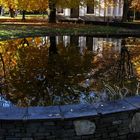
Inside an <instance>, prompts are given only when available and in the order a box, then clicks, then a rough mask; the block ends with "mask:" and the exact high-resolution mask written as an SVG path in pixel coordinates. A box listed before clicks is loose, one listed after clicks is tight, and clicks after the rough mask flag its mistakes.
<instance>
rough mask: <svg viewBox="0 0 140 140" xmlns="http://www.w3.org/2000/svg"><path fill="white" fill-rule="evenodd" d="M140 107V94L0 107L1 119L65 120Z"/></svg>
mask: <svg viewBox="0 0 140 140" xmlns="http://www.w3.org/2000/svg"><path fill="white" fill-rule="evenodd" d="M139 109H140V96H134V97H127V98H125V99H122V100H115V101H107V102H100V103H98V104H72V105H62V106H59V105H58V106H47V107H15V106H11V107H0V120H9V121H10V120H11V121H13V120H19V121H22V120H54V119H55V120H63V119H77V118H85V117H97V116H101V115H107V114H112V113H119V112H127V111H135V110H139Z"/></svg>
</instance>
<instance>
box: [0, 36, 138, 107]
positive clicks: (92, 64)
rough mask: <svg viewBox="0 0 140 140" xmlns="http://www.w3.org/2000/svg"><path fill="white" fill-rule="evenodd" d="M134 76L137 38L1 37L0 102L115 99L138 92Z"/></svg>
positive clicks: (27, 103) (34, 103)
mask: <svg viewBox="0 0 140 140" xmlns="http://www.w3.org/2000/svg"><path fill="white" fill-rule="evenodd" d="M139 80H140V38H134V37H129V38H123V39H122V38H96V37H91V36H87V37H85V36H57V37H34V38H23V39H16V40H7V41H1V42H0V94H1V99H0V100H1V102H0V106H5V107H7V106H9V105H10V104H14V105H17V106H47V105H57V104H73V103H97V102H100V101H104V100H115V99H118V98H124V97H125V96H130V95H137V94H139V93H140V91H139V88H140V87H139ZM6 100H7V101H6ZM9 101H10V102H9Z"/></svg>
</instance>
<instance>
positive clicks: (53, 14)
mask: <svg viewBox="0 0 140 140" xmlns="http://www.w3.org/2000/svg"><path fill="white" fill-rule="evenodd" d="M49 8H50V15H49V23H56V5H55V2H52V1H50V2H49Z"/></svg>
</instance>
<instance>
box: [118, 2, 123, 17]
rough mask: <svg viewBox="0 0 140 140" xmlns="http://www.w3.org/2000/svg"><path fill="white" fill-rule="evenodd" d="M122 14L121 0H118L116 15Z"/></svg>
mask: <svg viewBox="0 0 140 140" xmlns="http://www.w3.org/2000/svg"><path fill="white" fill-rule="evenodd" d="M121 14H122V1H121V0H119V10H118V15H121Z"/></svg>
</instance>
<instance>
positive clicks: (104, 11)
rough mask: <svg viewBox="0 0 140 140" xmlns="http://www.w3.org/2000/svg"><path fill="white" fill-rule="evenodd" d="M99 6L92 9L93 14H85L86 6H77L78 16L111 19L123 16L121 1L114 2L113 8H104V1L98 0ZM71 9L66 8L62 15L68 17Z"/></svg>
mask: <svg viewBox="0 0 140 140" xmlns="http://www.w3.org/2000/svg"><path fill="white" fill-rule="evenodd" d="M99 1H100V3H99V5H96V6H95V8H94V13H93V14H88V13H87V6H86V5H85V6H79V16H86V15H93V16H97V17H104V16H112V17H121V16H122V14H123V0H116V3H117V4H116V5H115V6H111V5H110V6H108V7H106V8H104V6H105V4H104V0H99ZM70 14H71V9H69V8H66V9H63V15H64V16H67V17H70Z"/></svg>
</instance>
